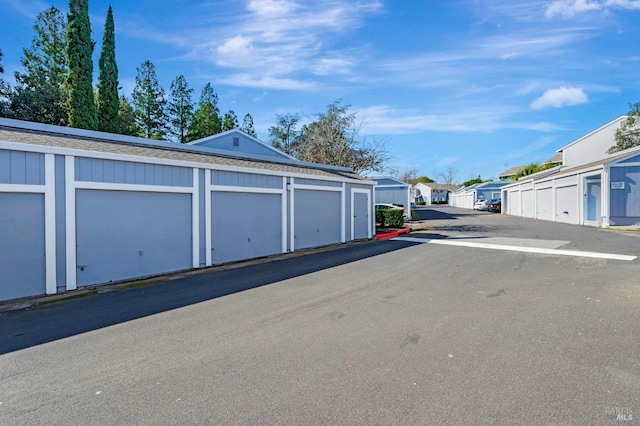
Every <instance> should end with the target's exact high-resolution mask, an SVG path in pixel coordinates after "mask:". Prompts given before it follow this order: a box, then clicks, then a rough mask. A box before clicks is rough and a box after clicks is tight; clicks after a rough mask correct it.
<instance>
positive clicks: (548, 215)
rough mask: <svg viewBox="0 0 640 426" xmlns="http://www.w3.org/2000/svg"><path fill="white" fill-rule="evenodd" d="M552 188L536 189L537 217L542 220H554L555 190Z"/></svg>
mask: <svg viewBox="0 0 640 426" xmlns="http://www.w3.org/2000/svg"><path fill="white" fill-rule="evenodd" d="M552 191H553V190H552V188H544V189H538V190H537V191H536V209H537V216H536V217H537V218H538V219H541V220H553V211H552V210H553V205H552V202H553V192H552Z"/></svg>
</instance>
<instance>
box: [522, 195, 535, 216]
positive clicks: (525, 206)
mask: <svg viewBox="0 0 640 426" xmlns="http://www.w3.org/2000/svg"><path fill="white" fill-rule="evenodd" d="M521 194H522V216H523V217H535V210H534V208H533V207H534V206H533V203H534V198H533V189H529V190H526V191H522V192H521Z"/></svg>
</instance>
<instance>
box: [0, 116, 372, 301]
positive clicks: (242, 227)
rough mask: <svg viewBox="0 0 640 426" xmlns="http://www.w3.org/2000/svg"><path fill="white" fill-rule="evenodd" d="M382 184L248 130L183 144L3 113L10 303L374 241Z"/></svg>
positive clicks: (0, 139) (3, 259) (1, 284)
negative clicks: (287, 150)
mask: <svg viewBox="0 0 640 426" xmlns="http://www.w3.org/2000/svg"><path fill="white" fill-rule="evenodd" d="M227 144H228V146H227ZM374 185H375V182H373V181H371V180H369V179H366V178H363V177H361V176H359V175H357V174H355V173H353V172H352V171H351V170H349V169H346V168H341V167H334V166H326V165H319V164H311V163H304V162H301V161H298V160H295V159H292V158H291V157H289V156H287V155H286V154H284V153H282V152H280V151H278V150H276V149H274V148H272V147H270V146H268V145H267V144H264V143H263V142H261V141H259V140H257V139H255V138H252V137H251V136H249V135H247V134H245V133H243V132H241V131H239V130H233V131H230V132H225V133H223V134H220V135H216V136H215V137H210V138H206V139H203V141H202V143H200V144H198V143H196V144H192V145H180V144H175V143H171V142H165V141H150V140H147V139H140V138H134V137H128V136H122V135H113V134H107V133H101V132H92V131H86V130H79V129H71V128H65V127H57V126H49V125H42V124H36V123H28V122H23V121H17V120H9V119H0V254H1V256H0V270H1V271H2V277H1V278H0V300H8V299H15V298H20V297H26V296H32V295H40V294H45V293H46V294H53V293H58V292H64V291H69V290H74V289H76V288H78V287H81V286H88V285H97V284H103V283H108V282H112V281H119V280H125V279H132V278H138V277H144V276H150V275H157V274H162V273H165V272H169V271H177V270H185V269H191V268H201V267H207V266H211V265H216V264H220V263H224V262H229V261H237V260H243V259H250V258H256V257H261V256H267V255H272V254H278V253H285V252H290V251H295V250H298V249H302V248H308V247H316V246H322V245H327V244H335V243H341V242H346V241H350V240H356V239H367V238H371V237H372V236H373V232H374V229H375V228H374V226H375V224H374V220H375V216H374V214H373V199H374V198H373V188H374Z"/></svg>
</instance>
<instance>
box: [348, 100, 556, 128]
mask: <svg viewBox="0 0 640 426" xmlns="http://www.w3.org/2000/svg"><path fill="white" fill-rule="evenodd" d="M356 114H357V117H358V119H360V120H362V121H363V122H364V128H363V133H366V134H408V133H416V132H427V131H434V132H455V133H473V132H482V133H489V132H493V131H498V130H504V129H519V130H533V131H542V132H548V131H554V130H558V127H557V126H553V125H550V124H549V123H537V122H533V123H532V122H524V121H517V120H513V118H512V116H513V114H514V110H513V108H510V107H508V106H503V107H501V106H491V105H485V106H483V107H474V108H466V109H465V108H460V107H459V106H458V107H456V108H455V109H454V110H452V111H450V112H448V111H443V112H440V113H438V114H421V113H417V112H416V111H414V110H407V109H395V108H392V107H389V106H387V105H372V106H369V107H366V108H360V109H357V111H356Z"/></svg>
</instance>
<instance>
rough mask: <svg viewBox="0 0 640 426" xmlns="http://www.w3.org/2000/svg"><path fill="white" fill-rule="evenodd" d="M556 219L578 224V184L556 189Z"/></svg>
mask: <svg viewBox="0 0 640 426" xmlns="http://www.w3.org/2000/svg"><path fill="white" fill-rule="evenodd" d="M556 220H557V221H558V222H564V223H572V224H575V225H577V224H578V187H577V186H576V185H573V186H565V187H562V188H558V189H557V190H556Z"/></svg>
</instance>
